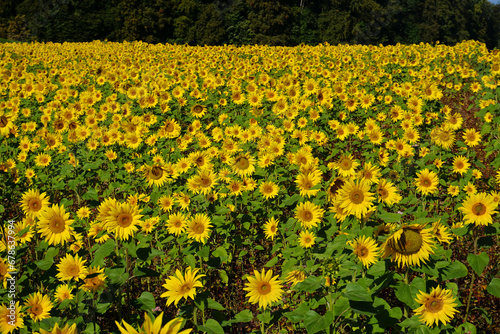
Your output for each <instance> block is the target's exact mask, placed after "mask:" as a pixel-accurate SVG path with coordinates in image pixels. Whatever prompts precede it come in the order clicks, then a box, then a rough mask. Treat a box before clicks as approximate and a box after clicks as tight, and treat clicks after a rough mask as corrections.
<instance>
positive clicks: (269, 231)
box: [264, 217, 279, 240]
mask: <svg viewBox="0 0 500 334" xmlns="http://www.w3.org/2000/svg"><path fill="white" fill-rule="evenodd" d="M278 223H279V220H276V219H275V218H274V217H271V218H270V219H269V220H268V221H267V222H266V223H265V224H264V234H265V235H266V239H269V238H270V239H271V240H274V237H275V236H276V234H278Z"/></svg>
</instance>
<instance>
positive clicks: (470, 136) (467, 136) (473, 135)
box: [462, 128, 481, 147]
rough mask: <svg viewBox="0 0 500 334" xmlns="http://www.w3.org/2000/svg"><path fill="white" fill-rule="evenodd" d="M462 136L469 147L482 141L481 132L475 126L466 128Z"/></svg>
mask: <svg viewBox="0 0 500 334" xmlns="http://www.w3.org/2000/svg"><path fill="white" fill-rule="evenodd" d="M462 138H463V139H464V141H465V144H466V145H467V146H469V147H474V146H477V145H479V143H480V142H481V134H480V133H479V132H477V130H476V129H474V128H472V129H467V130H465V131H464V134H463V135H462Z"/></svg>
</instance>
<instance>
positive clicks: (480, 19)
mask: <svg viewBox="0 0 500 334" xmlns="http://www.w3.org/2000/svg"><path fill="white" fill-rule="evenodd" d="M0 37H1V38H8V39H14V40H21V41H40V42H48V41H52V42H65V41H68V42H86V41H92V40H105V39H107V40H109V41H124V40H128V41H130V40H142V41H145V42H149V43H177V44H189V45H222V44H236V45H243V44H266V45H285V46H294V45H298V44H301V43H304V44H310V45H315V44H318V43H324V42H328V43H330V44H339V43H351V44H377V45H378V44H383V45H387V44H395V43H403V44H410V43H420V42H424V43H435V42H437V41H439V42H440V43H444V44H455V43H457V42H460V41H463V40H468V39H473V40H478V41H480V42H483V43H486V45H487V46H488V48H490V49H493V48H498V47H499V45H500V5H494V4H492V3H490V2H488V1H486V0H314V1H313V0H294V1H284V0H109V1H103V0H86V1H80V0H24V1H22V0H0Z"/></svg>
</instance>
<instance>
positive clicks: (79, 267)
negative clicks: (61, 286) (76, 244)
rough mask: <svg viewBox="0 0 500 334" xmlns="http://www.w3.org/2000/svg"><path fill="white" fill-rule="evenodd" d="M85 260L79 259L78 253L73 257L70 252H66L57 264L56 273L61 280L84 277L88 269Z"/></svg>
mask: <svg viewBox="0 0 500 334" xmlns="http://www.w3.org/2000/svg"><path fill="white" fill-rule="evenodd" d="M85 262H87V260H83V259H81V258H80V257H79V256H78V254H77V255H75V257H73V256H72V255H71V254H66V256H65V257H64V258H62V259H61V262H59V264H58V265H57V269H58V270H59V273H58V274H57V275H56V277H57V278H59V279H60V280H61V281H68V280H71V279H75V280H78V279H84V278H85V277H86V276H87V273H88V269H87V267H85Z"/></svg>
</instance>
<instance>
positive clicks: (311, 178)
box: [295, 170, 323, 197]
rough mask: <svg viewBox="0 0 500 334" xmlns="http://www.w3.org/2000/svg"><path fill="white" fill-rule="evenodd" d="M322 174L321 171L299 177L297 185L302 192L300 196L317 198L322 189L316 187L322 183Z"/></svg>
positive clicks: (301, 174)
mask: <svg viewBox="0 0 500 334" xmlns="http://www.w3.org/2000/svg"><path fill="white" fill-rule="evenodd" d="M322 179H323V178H322V174H321V171H319V170H313V171H312V172H310V173H300V174H299V175H297V179H296V180H295V183H297V186H298V188H299V191H300V196H303V197H311V196H315V195H316V194H317V193H318V191H320V188H318V187H315V186H317V185H318V184H319V183H320V182H321V181H322ZM312 188H315V189H312Z"/></svg>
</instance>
